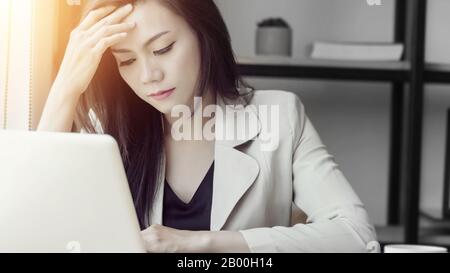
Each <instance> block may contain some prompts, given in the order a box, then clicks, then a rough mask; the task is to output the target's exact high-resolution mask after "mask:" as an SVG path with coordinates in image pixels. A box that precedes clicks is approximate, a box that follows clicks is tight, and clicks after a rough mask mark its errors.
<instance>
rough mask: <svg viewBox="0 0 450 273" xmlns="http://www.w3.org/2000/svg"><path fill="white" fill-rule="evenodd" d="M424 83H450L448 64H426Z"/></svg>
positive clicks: (449, 65)
mask: <svg viewBox="0 0 450 273" xmlns="http://www.w3.org/2000/svg"><path fill="white" fill-rule="evenodd" d="M425 82H427V83H450V64H438V63H429V64H426V66H425Z"/></svg>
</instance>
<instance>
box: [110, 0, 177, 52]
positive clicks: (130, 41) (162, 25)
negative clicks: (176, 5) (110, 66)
mask: <svg viewBox="0 0 450 273" xmlns="http://www.w3.org/2000/svg"><path fill="white" fill-rule="evenodd" d="M123 22H124V23H127V22H135V23H136V27H135V28H134V29H133V30H132V31H130V32H129V35H128V37H127V38H126V39H125V40H123V41H122V42H120V43H118V44H116V45H114V46H113V47H112V48H133V47H136V46H139V45H141V44H143V43H145V41H146V40H147V39H148V38H149V37H151V36H153V35H156V34H158V33H160V32H162V31H170V32H171V33H174V32H177V31H179V30H181V29H183V28H185V27H186V23H185V21H184V20H183V18H181V17H180V16H178V15H177V14H175V13H173V12H172V11H171V10H170V9H168V8H167V7H165V6H164V5H162V4H160V3H158V1H154V0H146V1H137V2H136V5H135V7H134V10H133V12H132V13H131V14H130V15H129V16H128V17H127V18H125V19H124V20H123Z"/></svg>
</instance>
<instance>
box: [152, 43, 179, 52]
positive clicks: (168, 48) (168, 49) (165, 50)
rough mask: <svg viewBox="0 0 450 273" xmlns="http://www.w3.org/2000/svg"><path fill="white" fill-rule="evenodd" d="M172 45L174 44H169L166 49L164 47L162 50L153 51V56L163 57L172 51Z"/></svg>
mask: <svg viewBox="0 0 450 273" xmlns="http://www.w3.org/2000/svg"><path fill="white" fill-rule="evenodd" d="M174 44H175V42H173V43H171V44H170V45H169V46H168V47H166V48H163V49H161V50H157V51H153V54H155V55H163V54H165V53H167V52H169V51H170V50H171V49H172V47H173V45H174Z"/></svg>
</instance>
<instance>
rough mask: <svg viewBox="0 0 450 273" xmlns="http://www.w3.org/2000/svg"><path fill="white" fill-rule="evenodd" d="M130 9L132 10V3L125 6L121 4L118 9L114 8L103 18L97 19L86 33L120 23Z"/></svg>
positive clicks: (92, 32)
mask: <svg viewBox="0 0 450 273" xmlns="http://www.w3.org/2000/svg"><path fill="white" fill-rule="evenodd" d="M132 10H133V5H131V4H128V5H126V6H123V7H121V8H119V9H117V10H115V11H114V12H113V13H111V14H110V15H108V16H106V17H104V18H103V19H101V20H100V21H98V22H97V23H96V24H95V25H94V26H92V27H91V28H90V29H89V30H88V31H87V32H88V34H91V35H92V34H94V33H96V32H97V31H98V30H100V29H101V28H102V27H103V26H106V25H112V24H118V23H120V21H122V20H123V19H124V18H125V17H126V16H128V15H129V14H130V13H131V11H132Z"/></svg>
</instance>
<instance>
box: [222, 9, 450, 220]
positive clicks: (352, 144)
mask: <svg viewBox="0 0 450 273" xmlns="http://www.w3.org/2000/svg"><path fill="white" fill-rule="evenodd" d="M216 3H217V4H218V6H219V8H220V9H221V11H222V13H223V16H224V18H225V21H226V23H227V25H228V27H229V31H230V33H231V36H232V39H233V47H234V50H235V52H236V55H244V56H246V55H254V47H255V45H254V44H255V42H254V39H255V32H256V27H257V23H258V22H260V21H261V20H262V19H264V18H267V17H276V16H280V17H283V18H284V19H285V20H286V21H288V23H290V25H291V27H292V28H293V31H294V37H293V38H294V41H293V55H294V57H307V56H308V55H309V53H310V48H311V43H312V42H313V41H315V40H334V41H375V42H390V41H392V39H393V24H394V5H395V1H393V0H383V1H382V6H378V7H377V6H368V5H367V4H366V1H364V0H278V1H273V0H216ZM449 12H450V1H448V0H430V1H429V13H430V16H431V14H432V16H433V18H429V20H428V24H429V27H428V31H427V44H428V48H427V59H428V60H433V61H443V60H445V61H447V62H450V54H446V53H447V48H450V47H449V46H450V38H449V35H448V27H445V26H449V25H450V24H449V23H450V22H449V19H448V18H447V17H448V13H449ZM249 82H250V83H251V84H252V85H254V87H256V88H258V89H284V90H289V91H292V92H294V93H296V94H298V95H299V96H300V98H301V99H302V100H303V102H304V104H305V105H306V109H307V113H308V114H309V116H310V118H311V120H312V122H313V123H314V125H315V126H316V128H317V129H318V131H319V133H320V135H321V137H322V139H323V140H324V142H325V144H326V145H327V146H328V149H329V151H330V152H331V153H332V154H334V155H335V157H336V160H337V162H338V164H339V165H340V166H341V169H342V170H343V172H344V174H345V175H346V176H347V178H348V179H349V181H350V183H351V184H352V186H353V187H354V188H355V190H356V191H357V192H358V194H359V195H360V197H361V199H362V200H363V202H364V203H365V205H366V207H367V210H368V212H369V215H370V217H371V219H372V221H373V222H374V223H375V224H377V225H383V224H385V223H386V218H387V189H388V164H389V133H390V89H389V85H388V84H384V83H362V82H360V83H355V82H339V81H309V80H293V79H289V80H286V79H268V78H266V79H261V78H250V79H249ZM448 89H449V86H441V87H435V86H434V87H428V88H427V92H426V103H425V104H426V105H425V113H426V114H425V124H424V132H425V134H424V144H425V145H424V152H423V153H424V160H423V172H422V178H423V180H424V182H423V183H424V184H425V185H426V186H424V187H423V188H424V189H423V192H424V193H425V194H423V198H422V199H423V201H424V202H425V203H426V202H430V200H431V203H436V195H439V196H440V195H441V194H442V179H443V156H444V155H443V154H444V152H443V147H444V138H445V127H444V110H445V108H446V107H448V105H449V104H450V92H447V90H448ZM430 181H431V182H434V183H438V182H439V183H440V185H441V187H440V188H439V187H431V189H433V188H434V191H433V190H428V188H429V187H428V184H429V182H430ZM436 191H437V193H436Z"/></svg>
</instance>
